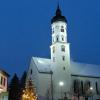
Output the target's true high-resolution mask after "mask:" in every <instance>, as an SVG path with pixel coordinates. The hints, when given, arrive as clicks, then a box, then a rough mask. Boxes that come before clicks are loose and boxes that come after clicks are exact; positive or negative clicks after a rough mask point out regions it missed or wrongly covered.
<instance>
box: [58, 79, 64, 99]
mask: <svg viewBox="0 0 100 100" xmlns="http://www.w3.org/2000/svg"><path fill="white" fill-rule="evenodd" d="M59 86H60V87H61V98H63V95H62V87H63V86H64V82H63V81H60V82H59Z"/></svg>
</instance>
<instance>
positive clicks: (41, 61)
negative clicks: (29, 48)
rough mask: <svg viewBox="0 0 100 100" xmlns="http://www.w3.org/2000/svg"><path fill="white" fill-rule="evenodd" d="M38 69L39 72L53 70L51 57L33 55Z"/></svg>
mask: <svg viewBox="0 0 100 100" xmlns="http://www.w3.org/2000/svg"><path fill="white" fill-rule="evenodd" d="M32 59H33V61H34V63H35V65H36V67H37V69H38V71H39V72H43V73H49V72H50V71H51V68H50V59H46V58H39V57H32Z"/></svg>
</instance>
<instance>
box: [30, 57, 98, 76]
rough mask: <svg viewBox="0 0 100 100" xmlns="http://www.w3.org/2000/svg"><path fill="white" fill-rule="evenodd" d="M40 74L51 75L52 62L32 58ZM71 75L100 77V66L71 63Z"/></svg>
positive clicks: (45, 59)
mask: <svg viewBox="0 0 100 100" xmlns="http://www.w3.org/2000/svg"><path fill="white" fill-rule="evenodd" d="M32 59H33V61H34V63H35V65H36V67H37V69H38V71H39V72H43V73H50V71H51V60H50V59H47V58H40V57H32ZM70 65H71V74H72V75H79V76H91V77H100V66H99V65H93V64H85V63H79V62H74V61H71V62H70Z"/></svg>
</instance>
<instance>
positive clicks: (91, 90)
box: [26, 6, 100, 100]
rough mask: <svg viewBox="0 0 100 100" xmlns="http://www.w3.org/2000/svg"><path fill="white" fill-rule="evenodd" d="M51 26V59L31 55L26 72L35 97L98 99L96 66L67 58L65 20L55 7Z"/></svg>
mask: <svg viewBox="0 0 100 100" xmlns="http://www.w3.org/2000/svg"><path fill="white" fill-rule="evenodd" d="M51 28H52V34H51V35H52V44H51V46H50V50H51V58H50V59H48V58H40V57H32V59H31V62H30V66H29V69H28V73H27V81H28V80H30V79H32V80H33V84H34V85H35V87H36V90H37V95H38V100H63V98H69V99H72V100H77V98H80V100H84V99H85V100H97V99H99V100H100V66H97V65H92V64H83V63H78V62H74V61H72V60H70V45H69V43H68V41H67V20H66V18H65V17H64V16H62V14H61V10H60V9H59V6H58V8H57V10H56V15H55V16H54V17H53V18H52V20H51ZM73 34H74V33H73ZM40 45H41V44H40ZM27 81H26V82H27Z"/></svg>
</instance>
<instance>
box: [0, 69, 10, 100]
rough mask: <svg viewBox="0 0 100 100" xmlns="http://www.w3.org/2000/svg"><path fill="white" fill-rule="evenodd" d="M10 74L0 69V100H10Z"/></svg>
mask: <svg viewBox="0 0 100 100" xmlns="http://www.w3.org/2000/svg"><path fill="white" fill-rule="evenodd" d="M8 77H9V75H8V73H6V72H5V71H4V70H1V69H0V100H8V91H7V87H8Z"/></svg>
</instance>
